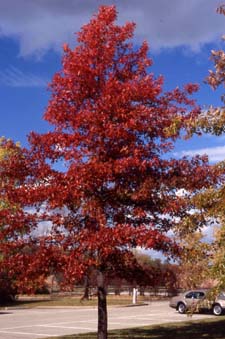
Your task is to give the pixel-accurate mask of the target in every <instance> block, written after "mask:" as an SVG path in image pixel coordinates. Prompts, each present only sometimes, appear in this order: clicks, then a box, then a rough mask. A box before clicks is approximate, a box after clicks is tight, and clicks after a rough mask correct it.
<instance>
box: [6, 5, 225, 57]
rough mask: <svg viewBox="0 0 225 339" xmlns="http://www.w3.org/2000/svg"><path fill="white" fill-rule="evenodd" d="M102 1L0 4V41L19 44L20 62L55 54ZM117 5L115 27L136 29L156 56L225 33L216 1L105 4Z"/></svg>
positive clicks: (194, 44) (72, 38)
mask: <svg viewBox="0 0 225 339" xmlns="http://www.w3.org/2000/svg"><path fill="white" fill-rule="evenodd" d="M101 3H102V1H99V0H96V1H93V0H85V1H81V0H67V1H63V0H54V1H53V0H30V1H27V0H17V1H15V0H7V1H0V37H1V36H2V37H13V38H16V39H18V40H19V42H20V54H21V55H22V56H27V55H32V54H37V55H38V56H40V55H42V54H43V53H45V52H46V51H48V50H49V49H55V50H59V49H60V48H61V45H62V43H63V42H65V41H66V42H71V41H73V40H74V37H73V33H74V32H77V31H78V30H79V29H80V27H81V26H82V25H83V24H84V23H87V22H88V21H89V20H90V17H91V16H92V14H93V13H94V12H96V11H97V8H98V6H99V5H100V4H101ZM104 4H116V5H117V9H118V12H119V16H118V18H119V22H120V23H124V22H125V21H128V20H129V21H134V22H136V23H137V30H136V37H137V38H138V39H141V40H143V39H146V40H147V41H149V43H150V46H151V47H152V48H153V49H155V50H157V49H160V48H164V47H166V48H171V47H177V46H181V45H184V46H189V47H190V48H191V49H192V50H199V49H200V47H201V46H202V45H203V44H205V43H208V42H211V41H213V40H215V39H216V38H218V37H219V36H221V35H222V34H223V33H224V28H225V20H224V17H223V16H221V15H218V14H216V11H215V9H216V7H217V6H218V4H219V1H218V2H217V1H215V0H173V1H168V0H157V1H156V0H123V1H119V0H105V1H104Z"/></svg>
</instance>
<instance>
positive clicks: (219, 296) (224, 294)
mask: <svg viewBox="0 0 225 339" xmlns="http://www.w3.org/2000/svg"><path fill="white" fill-rule="evenodd" d="M218 298H219V299H222V300H225V292H220V294H219V295H218Z"/></svg>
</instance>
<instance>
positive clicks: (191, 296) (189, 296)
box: [185, 292, 194, 299]
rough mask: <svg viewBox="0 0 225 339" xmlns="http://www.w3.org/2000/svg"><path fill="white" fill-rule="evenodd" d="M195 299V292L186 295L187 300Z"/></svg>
mask: <svg viewBox="0 0 225 339" xmlns="http://www.w3.org/2000/svg"><path fill="white" fill-rule="evenodd" d="M193 297H194V293H193V292H189V293H187V294H186V295H185V298H187V299H191V298H193Z"/></svg>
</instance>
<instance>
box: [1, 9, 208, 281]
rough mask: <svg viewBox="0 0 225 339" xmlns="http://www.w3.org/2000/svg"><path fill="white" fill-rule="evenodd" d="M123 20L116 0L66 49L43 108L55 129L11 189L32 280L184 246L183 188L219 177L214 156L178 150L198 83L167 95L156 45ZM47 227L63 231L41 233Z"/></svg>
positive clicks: (17, 233) (71, 275) (26, 272)
mask: <svg viewBox="0 0 225 339" xmlns="http://www.w3.org/2000/svg"><path fill="white" fill-rule="evenodd" d="M116 16H117V15H116V9H115V7H114V6H112V7H104V6H102V7H100V9H99V13H98V14H97V15H96V16H94V17H93V19H92V20H91V21H90V23H89V24H87V25H85V26H84V27H83V28H82V29H81V31H80V32H79V34H78V45H77V47H76V48H75V49H73V50H72V49H70V48H69V46H68V45H64V56H63V60H62V70H61V71H60V72H58V73H56V74H55V76H54V78H53V80H52V82H51V85H50V90H51V92H52V96H51V100H50V101H49V105H48V108H47V110H46V112H45V114H44V119H45V120H46V121H48V122H49V123H50V124H52V125H53V129H52V130H51V131H50V132H48V133H46V134H42V135H40V134H37V133H31V134H30V137H29V141H30V152H29V154H28V153H26V155H25V156H24V159H23V161H24V162H26V163H25V164H24V166H22V168H25V169H26V170H27V173H26V175H27V176H26V180H25V178H24V177H23V173H22V174H21V175H22V183H21V184H20V185H19V186H18V185H17V188H16V190H15V187H13V186H11V187H10V188H9V193H7V194H10V195H11V198H12V201H14V202H16V203H17V204H20V205H19V210H18V211H17V210H16V212H15V217H14V218H12V215H10V217H9V219H10V218H11V220H8V219H7V216H6V220H7V224H8V225H9V227H8V228H7V232H8V234H9V236H10V237H12V239H13V238H14V239H16V240H15V242H14V243H13V244H14V245H13V244H12V246H15V248H17V249H18V248H19V249H20V251H19V252H18V251H15V254H13V255H12V257H13V258H14V265H13V267H12V269H13V270H15V271H16V272H17V273H18V274H19V273H20V276H21V284H22V282H23V281H24V280H26V279H28V278H29V277H31V276H32V275H37V274H39V276H41V277H43V276H44V275H46V274H47V273H48V272H49V271H50V270H57V271H61V272H62V273H63V274H64V276H65V282H67V283H70V284H73V283H74V281H75V280H76V279H78V280H79V279H80V277H81V276H82V275H83V273H84V272H85V271H86V270H87V268H88V267H90V266H92V267H95V268H97V269H99V270H101V271H105V270H115V271H116V270H117V269H118V267H120V268H121V267H122V266H123V267H126V258H128V257H129V255H128V253H129V252H130V251H131V250H132V248H134V247H136V246H141V247H143V248H153V249H156V250H162V251H164V252H165V253H167V254H174V253H176V252H177V246H176V245H175V244H174V242H173V240H171V239H170V238H169V236H168V233H167V232H168V231H169V230H173V229H174V227H176V224H175V217H180V218H182V217H183V216H185V213H186V212H187V209H188V208H189V205H188V204H189V202H188V200H186V199H185V198H182V197H178V196H177V194H176V193H177V190H178V189H186V190H188V191H189V192H195V191H196V190H200V189H202V188H203V187H205V186H207V185H209V184H210V181H211V180H212V179H213V177H212V175H211V172H210V168H209V166H208V164H207V161H206V160H205V159H204V158H200V157H196V158H194V159H191V160H189V159H186V158H183V159H180V160H178V159H173V158H172V154H171V153H170V151H171V150H172V149H173V147H174V143H175V141H176V140H177V139H179V138H180V137H181V136H182V133H183V131H184V129H185V126H186V124H187V122H190V120H194V119H195V118H196V116H197V115H198V114H199V109H198V107H197V106H196V105H195V102H194V101H193V99H192V98H190V97H189V94H192V93H193V92H195V91H196V90H197V88H196V85H186V86H185V88H184V89H183V90H181V89H179V88H176V89H175V90H173V91H171V92H166V93H163V89H162V85H163V78H162V77H158V78H155V77H154V75H153V74H152V73H149V67H150V66H151V64H152V60H151V59H149V57H148V52H149V50H148V45H147V43H146V42H144V43H143V44H142V45H141V47H140V48H136V46H133V44H132V42H131V38H132V37H133V31H134V27H135V25H134V24H132V23H127V24H125V25H124V26H118V25H116V24H115V20H116ZM14 166H17V165H16V163H15V164H14ZM14 168H16V167H14ZM17 168H18V167H17ZM19 168H21V167H19ZM12 170H13V169H12ZM25 206H26V207H27V208H29V207H32V208H34V207H35V209H36V212H35V213H33V214H31V213H30V212H28V211H27V210H24V207H25ZM7 213H8V212H7ZM19 213H20V214H19ZM2 214H4V211H1V215H2ZM40 222H42V223H43V222H51V223H52V226H51V227H50V228H48V230H47V231H46V232H45V233H41V231H40ZM35 229H39V231H37V232H36V233H35V232H34V230H35ZM11 230H12V232H11ZM10 232H11V233H10ZM10 250H11V248H10ZM12 257H11V258H12ZM128 261H129V259H128ZM11 266H12V265H11ZM128 266H129V265H128ZM40 273H41V275H40Z"/></svg>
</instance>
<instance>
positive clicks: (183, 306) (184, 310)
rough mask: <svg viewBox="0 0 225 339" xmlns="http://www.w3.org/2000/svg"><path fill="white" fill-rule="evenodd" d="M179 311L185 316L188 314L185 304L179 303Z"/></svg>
mask: <svg viewBox="0 0 225 339" xmlns="http://www.w3.org/2000/svg"><path fill="white" fill-rule="evenodd" d="M177 310H178V312H179V313H180V314H184V313H185V312H186V306H185V305H184V303H179V304H178V306H177Z"/></svg>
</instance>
